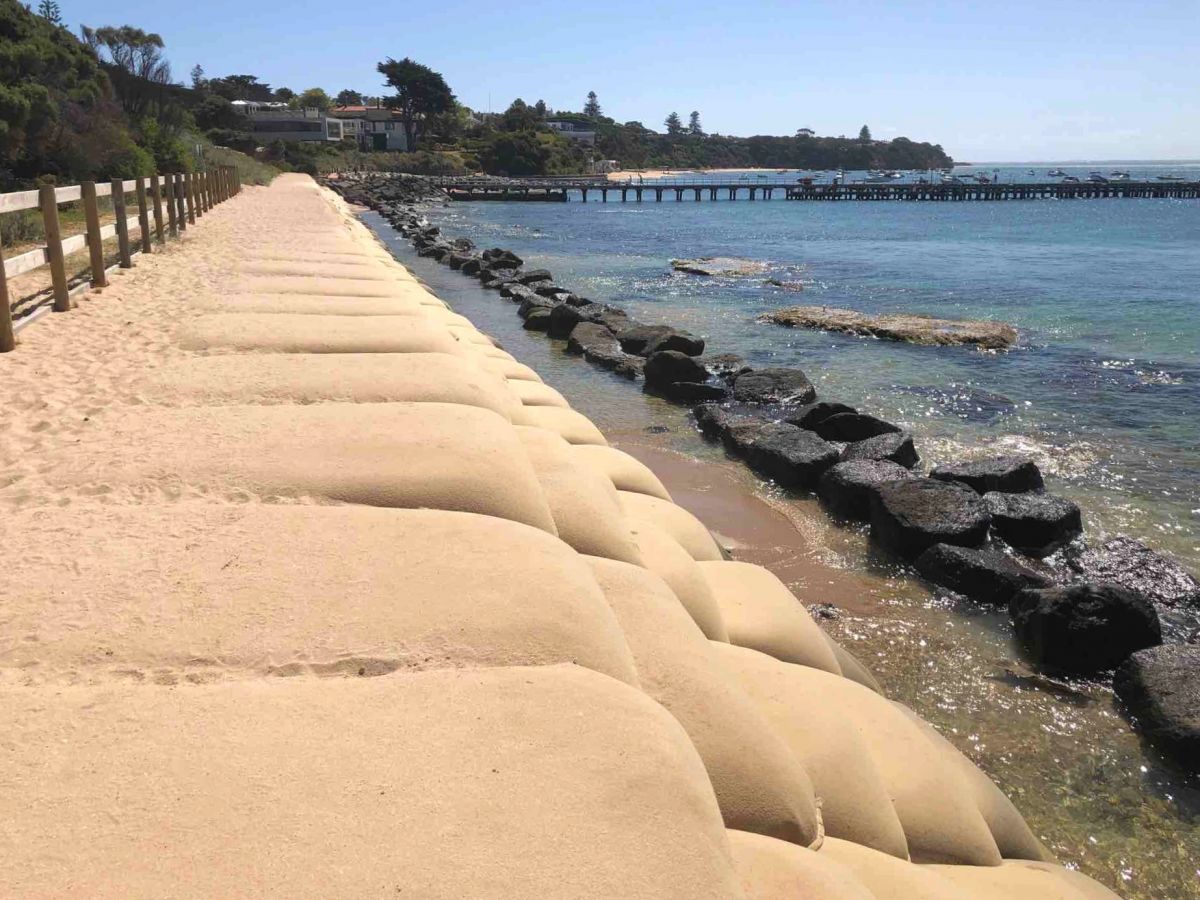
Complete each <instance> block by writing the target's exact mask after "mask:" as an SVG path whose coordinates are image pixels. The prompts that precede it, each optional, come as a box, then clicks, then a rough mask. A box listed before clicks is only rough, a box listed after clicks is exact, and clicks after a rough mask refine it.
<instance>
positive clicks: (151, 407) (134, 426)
mask: <svg viewBox="0 0 1200 900" xmlns="http://www.w3.org/2000/svg"><path fill="white" fill-rule="evenodd" d="M19 337H20V343H19V345H18V347H17V350H16V351H15V352H13V353H9V354H6V355H4V356H3V357H0V376H2V377H3V379H4V383H5V384H6V386H7V388H8V394H9V398H10V399H9V402H8V404H7V405H6V413H5V416H4V419H3V426H2V427H0V510H2V511H3V523H4V524H3V526H2V527H3V533H4V537H5V545H6V546H7V547H8V548H9V551H10V552H9V557H8V559H7V560H6V564H5V566H4V567H3V569H2V570H0V594H2V595H3V596H4V597H5V598H6V599H5V601H4V605H3V614H2V616H0V621H3V623H4V628H3V632H2V636H0V722H2V723H3V731H4V733H5V734H6V736H7V737H6V760H7V761H8V763H9V764H8V765H7V766H5V767H2V768H0V793H2V794H3V795H4V796H6V797H7V798H10V803H11V804H12V808H13V809H16V810H21V814H20V815H19V816H18V817H14V818H13V820H12V821H11V822H10V823H9V824H8V827H6V828H5V829H3V831H0V881H2V882H3V883H4V884H5V885H6V888H5V892H6V894H7V895H9V896H15V897H16V896H19V897H51V896H62V895H64V894H67V893H73V894H77V895H82V896H89V897H131V896H145V897H149V896H162V895H164V894H169V893H171V894H173V893H179V892H180V891H182V892H184V893H188V894H193V895H197V896H239V897H251V896H253V897H267V896H285V895H286V896H292V897H309V896H311V897H318V896H347V895H351V894H355V895H371V896H383V895H385V894H386V895H390V896H394V895H396V894H398V893H404V894H410V895H412V896H420V897H445V898H460V897H496V898H499V897H563V898H566V897H572V898H575V897H595V898H601V897H639V898H649V897H664V898H666V897H679V898H683V897H688V898H696V897H714V898H717V897H721V898H775V897H785V896H794V895H799V896H805V897H812V898H817V900H826V898H828V900H833V898H860V900H871V898H875V900H884V898H896V900H905V898H918V897H920V898H933V900H939V898H946V900H949V898H968V900H970V898H978V900H1007V898H1013V900H1017V898H1020V900H1025V898H1028V897H1032V896H1044V897H1054V898H1060V900H1089V898H1104V897H1112V896H1114V895H1112V894H1111V893H1110V892H1108V891H1107V890H1106V889H1104V888H1102V887H1100V886H1099V885H1098V884H1096V883H1095V882H1092V881H1091V880H1089V879H1087V878H1086V877H1084V876H1082V875H1080V874H1078V873H1077V872H1074V871H1071V870H1068V869H1065V868H1063V867H1060V866H1059V865H1057V864H1056V863H1055V862H1054V860H1053V858H1052V856H1051V855H1050V853H1049V852H1048V851H1047V850H1046V849H1045V848H1044V847H1043V846H1042V844H1041V842H1039V841H1038V839H1037V838H1036V837H1035V836H1034V835H1033V833H1032V832H1031V831H1030V829H1029V828H1028V827H1027V826H1026V824H1025V822H1024V821H1023V819H1022V818H1021V816H1020V813H1019V812H1018V811H1017V809H1016V807H1014V806H1013V804H1012V803H1011V802H1010V801H1009V800H1008V799H1007V798H1006V797H1005V796H1004V794H1003V793H1002V792H1001V791H1000V790H999V789H998V788H997V787H996V786H995V785H994V784H993V783H992V782H991V781H990V780H989V779H988V777H987V776H986V775H985V774H984V773H983V772H982V771H981V770H979V769H978V768H976V767H975V766H974V765H973V764H972V763H971V762H969V761H968V760H967V759H966V757H964V756H963V755H962V754H960V753H959V752H958V751H957V750H955V749H954V748H953V747H952V746H951V745H950V744H949V743H947V742H946V741H945V740H944V739H943V738H942V737H941V736H939V735H938V733H937V732H936V731H934V730H933V729H932V728H931V727H930V726H929V725H927V724H926V723H924V722H923V721H921V720H920V719H919V718H918V717H917V716H916V715H915V714H914V713H912V712H911V711H910V710H908V709H907V708H906V707H904V706H902V705H901V704H898V703H895V702H893V701H892V700H889V699H888V697H887V689H886V685H881V684H879V682H878V681H877V679H876V678H875V677H874V676H873V675H872V673H871V672H870V670H869V668H868V666H867V665H864V661H863V660H859V659H856V658H855V656H854V655H853V653H852V652H851V651H850V650H848V649H847V648H846V647H844V646H841V645H840V644H838V643H837V642H836V641H834V640H833V639H832V638H831V637H830V636H829V635H828V634H827V633H826V632H825V631H823V630H822V629H821V627H820V626H819V623H818V622H817V621H816V620H814V618H813V617H812V616H811V615H810V613H809V611H808V610H807V609H806V606H805V604H804V602H803V600H804V599H805V598H804V594H805V593H806V589H805V586H806V585H808V584H811V583H816V582H817V581H820V582H821V583H822V586H823V587H822V590H823V595H824V596H827V597H833V598H836V599H837V602H839V603H844V604H846V606H847V607H850V606H851V604H852V603H853V598H854V595H855V593H856V591H858V589H859V585H858V584H857V583H856V576H855V575H854V574H853V573H850V572H836V573H835V572H834V571H833V570H831V569H830V570H826V569H824V568H822V567H819V566H817V565H815V564H813V563H812V562H811V561H806V560H805V558H804V555H803V554H801V553H797V552H796V551H797V547H799V546H802V545H803V536H802V535H801V534H799V533H798V532H797V529H796V525H795V523H794V522H793V521H792V520H790V519H789V518H788V517H787V516H785V515H783V514H782V513H781V512H780V511H779V510H777V509H774V508H772V507H771V506H770V505H768V504H766V503H764V502H763V501H761V500H759V499H757V498H755V497H754V496H752V495H749V494H747V493H745V492H744V491H743V490H742V489H741V488H740V486H739V485H738V484H737V483H736V481H733V480H731V479H729V478H726V477H723V476H722V475H721V474H720V473H719V472H715V471H714V470H712V469H700V468H697V467H696V466H695V465H693V464H692V463H689V462H687V461H684V460H682V459H681V458H677V457H674V456H673V455H671V454H669V453H666V452H664V451H661V450H657V449H655V448H652V447H638V446H633V445H629V446H627V447H626V448H625V449H624V450H622V449H618V448H616V447H613V446H611V445H610V444H609V441H608V440H607V438H606V437H605V436H604V434H603V433H602V432H601V431H600V430H599V429H598V428H597V427H596V426H595V425H594V424H593V423H592V422H591V421H589V420H588V419H587V418H585V417H584V416H582V415H581V414H580V413H578V412H576V411H575V410H573V409H571V407H570V406H569V405H568V404H567V402H566V401H565V400H564V399H563V398H562V396H561V395H560V394H558V392H557V391H555V390H554V389H553V387H552V386H551V385H547V384H545V383H543V382H542V380H541V378H540V376H539V375H538V374H537V373H536V372H534V371H533V370H532V369H530V368H529V367H528V366H525V365H522V364H521V363H519V362H518V361H517V360H516V359H514V358H513V357H512V356H511V355H510V354H509V353H507V352H505V351H504V350H503V349H502V348H501V347H499V346H497V345H496V343H495V342H494V341H493V340H492V339H491V338H490V337H488V336H487V335H486V334H484V333H482V332H480V331H479V330H477V329H476V328H475V326H474V325H473V324H472V323H471V322H470V321H469V320H468V319H466V318H465V317H463V316H462V315H459V314H457V313H456V312H454V311H453V310H451V309H450V308H449V307H447V305H446V304H445V303H444V302H442V301H441V300H440V299H439V298H438V297H436V296H434V295H433V294H432V293H430V292H429V291H428V290H426V289H425V288H424V287H423V286H422V285H421V284H420V283H418V282H417V281H416V280H415V279H414V278H413V276H412V275H411V273H409V272H408V271H407V270H406V269H405V268H404V267H402V266H401V265H399V264H398V263H397V262H396V261H395V260H393V259H392V258H391V256H390V255H389V254H388V253H387V252H386V251H385V250H384V249H383V248H382V247H381V246H380V245H379V243H378V242H377V241H376V240H375V239H374V238H373V237H372V236H371V234H370V232H369V231H368V230H367V229H366V228H365V227H364V226H362V225H361V224H360V223H359V222H357V221H356V220H355V218H354V217H353V216H352V215H351V214H350V212H349V211H348V210H347V209H346V207H345V205H344V204H343V203H342V202H341V201H340V200H338V199H337V198H336V197H335V196H334V195H333V194H331V193H330V192H328V191H326V190H324V189H321V188H319V187H318V186H317V185H316V184H315V183H314V182H312V180H311V179H309V178H307V177H306V176H301V175H287V176H281V177H280V178H278V179H277V180H276V181H275V182H274V184H272V186H270V187H269V188H257V189H256V188H248V189H246V190H244V191H243V192H242V193H241V194H240V195H238V196H237V197H236V198H234V199H233V200H231V201H230V202H227V203H225V204H222V205H221V206H219V207H217V208H216V209H214V210H213V211H211V212H210V213H209V214H208V215H206V216H205V217H204V219H203V220H202V222H200V223H198V224H197V226H196V227H195V228H190V229H188V231H187V233H186V234H185V236H184V238H183V239H182V240H180V241H178V242H175V243H173V244H169V245H168V246H167V247H166V248H165V249H164V250H162V251H159V252H155V253H152V254H149V255H147V256H145V257H143V258H140V259H139V260H138V264H137V266H136V267H135V268H133V269H131V270H125V271H122V272H120V273H118V274H117V275H116V276H114V277H113V279H112V284H111V286H110V287H109V288H107V289H105V290H103V291H97V292H91V293H87V294H84V295H82V297H81V299H80V302H79V306H78V308H77V309H75V310H73V311H71V312H69V313H62V314H55V315H52V316H46V317H44V318H43V319H41V320H40V321H38V322H36V323H34V324H33V325H31V326H30V327H28V328H26V329H24V330H23V331H22V332H21V334H20V336H19ZM626 451H628V452H626ZM789 586H791V587H792V590H789ZM793 591H796V592H797V593H798V594H799V595H800V596H797V593H793Z"/></svg>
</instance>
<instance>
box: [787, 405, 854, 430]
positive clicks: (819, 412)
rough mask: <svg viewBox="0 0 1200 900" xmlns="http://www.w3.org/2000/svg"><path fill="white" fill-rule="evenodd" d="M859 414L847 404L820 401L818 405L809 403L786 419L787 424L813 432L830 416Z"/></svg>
mask: <svg viewBox="0 0 1200 900" xmlns="http://www.w3.org/2000/svg"><path fill="white" fill-rule="evenodd" d="M856 412H858V410H857V409H855V408H854V407H853V406H847V405H846V404H845V403H834V402H832V401H829V400H818V401H817V402H816V403H809V404H807V405H805V406H802V407H800V409H798V410H796V411H795V412H794V413H791V414H790V415H788V416H786V417H785V418H784V421H785V422H788V423H790V424H792V425H796V426H798V427H800V428H807V429H809V430H812V428H813V426H815V425H818V424H820V423H821V422H824V421H825V420H826V419H828V418H829V417H830V416H836V415H838V414H839V413H856Z"/></svg>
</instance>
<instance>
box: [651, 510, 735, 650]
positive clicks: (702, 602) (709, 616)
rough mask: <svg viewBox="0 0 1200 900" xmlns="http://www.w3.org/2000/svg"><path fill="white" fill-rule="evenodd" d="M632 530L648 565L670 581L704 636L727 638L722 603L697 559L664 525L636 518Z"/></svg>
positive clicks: (716, 639)
mask: <svg viewBox="0 0 1200 900" xmlns="http://www.w3.org/2000/svg"><path fill="white" fill-rule="evenodd" d="M631 530H632V532H633V539H634V542H635V543H636V544H637V546H638V550H639V551H640V552H641V554H642V562H643V564H644V565H645V567H646V568H647V569H649V570H650V571H651V572H653V573H654V574H655V575H657V576H658V577H659V578H661V579H662V580H663V581H665V582H666V583H667V587H669V588H670V589H671V593H673V594H674V595H675V596H676V598H677V599H678V600H679V602H680V604H681V605H682V606H683V608H684V609H685V610H687V613H688V615H689V616H691V617H692V621H693V622H695V623H696V625H698V626H699V628H700V630H701V631H702V632H703V633H704V636H705V637H706V638H708V639H709V640H713V641H727V640H728V639H729V632H728V631H727V630H726V628H725V621H724V620H723V619H722V618H721V607H720V606H718V605H717V598H716V597H714V596H713V593H712V589H711V588H710V587H709V586H708V582H707V581H705V580H704V573H703V572H701V571H700V567H699V565H697V564H696V561H695V560H694V559H692V557H691V556H690V555H689V554H688V552H687V551H686V550H684V549H683V547H681V546H680V545H679V542H678V541H677V540H675V538H673V537H671V535H669V534H667V533H666V532H665V531H663V530H662V529H661V528H656V527H655V526H653V525H650V524H649V523H646V522H633V523H631Z"/></svg>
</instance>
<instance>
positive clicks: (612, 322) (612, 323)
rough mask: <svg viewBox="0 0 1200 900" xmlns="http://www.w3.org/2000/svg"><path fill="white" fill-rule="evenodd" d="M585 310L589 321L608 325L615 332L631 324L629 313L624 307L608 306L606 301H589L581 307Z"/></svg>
mask: <svg viewBox="0 0 1200 900" xmlns="http://www.w3.org/2000/svg"><path fill="white" fill-rule="evenodd" d="M580 309H582V310H584V313H585V315H586V316H587V317H588V320H589V321H592V322H599V323H600V324H601V325H607V326H608V328H609V329H610V330H611V331H612V332H613V333H614V334H615V333H617V332H618V331H621V330H622V329H624V328H627V327H628V326H629V315H628V314H627V313H626V312H625V310H623V309H617V308H616V307H615V306H608V305H606V304H604V303H587V304H585V305H583V306H581V307H580Z"/></svg>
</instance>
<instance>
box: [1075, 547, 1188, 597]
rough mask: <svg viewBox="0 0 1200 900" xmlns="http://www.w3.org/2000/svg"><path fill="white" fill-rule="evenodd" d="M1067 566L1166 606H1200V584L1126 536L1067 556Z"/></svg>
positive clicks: (1171, 560) (1084, 548)
mask: <svg viewBox="0 0 1200 900" xmlns="http://www.w3.org/2000/svg"><path fill="white" fill-rule="evenodd" d="M1066 561H1067V565H1069V566H1070V567H1071V568H1072V569H1073V570H1074V571H1076V572H1078V573H1079V574H1080V575H1083V576H1084V577H1085V578H1089V579H1091V580H1093V581H1111V582H1113V583H1114V584H1119V585H1121V586H1122V587H1126V588H1129V589H1130V590H1133V591H1137V592H1138V593H1139V594H1142V595H1143V596H1145V597H1149V598H1150V599H1151V600H1153V601H1154V602H1155V603H1161V604H1163V605H1164V606H1200V582H1197V581H1196V579H1195V578H1193V577H1192V576H1191V575H1190V574H1188V572H1187V571H1186V570H1184V568H1183V567H1182V566H1181V565H1179V563H1177V562H1175V560H1173V559H1171V558H1170V557H1169V556H1166V555H1165V554H1162V553H1159V552H1158V551H1157V550H1152V549H1150V548H1149V547H1147V546H1146V545H1145V544H1143V543H1142V542H1141V541H1138V540H1134V539H1133V538H1131V537H1128V536H1126V535H1117V536H1116V537H1114V538H1110V539H1109V540H1107V541H1105V542H1104V543H1103V544H1101V545H1100V546H1098V547H1095V546H1092V547H1080V548H1078V549H1077V550H1076V551H1075V552H1071V551H1068V552H1067V554H1066Z"/></svg>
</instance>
